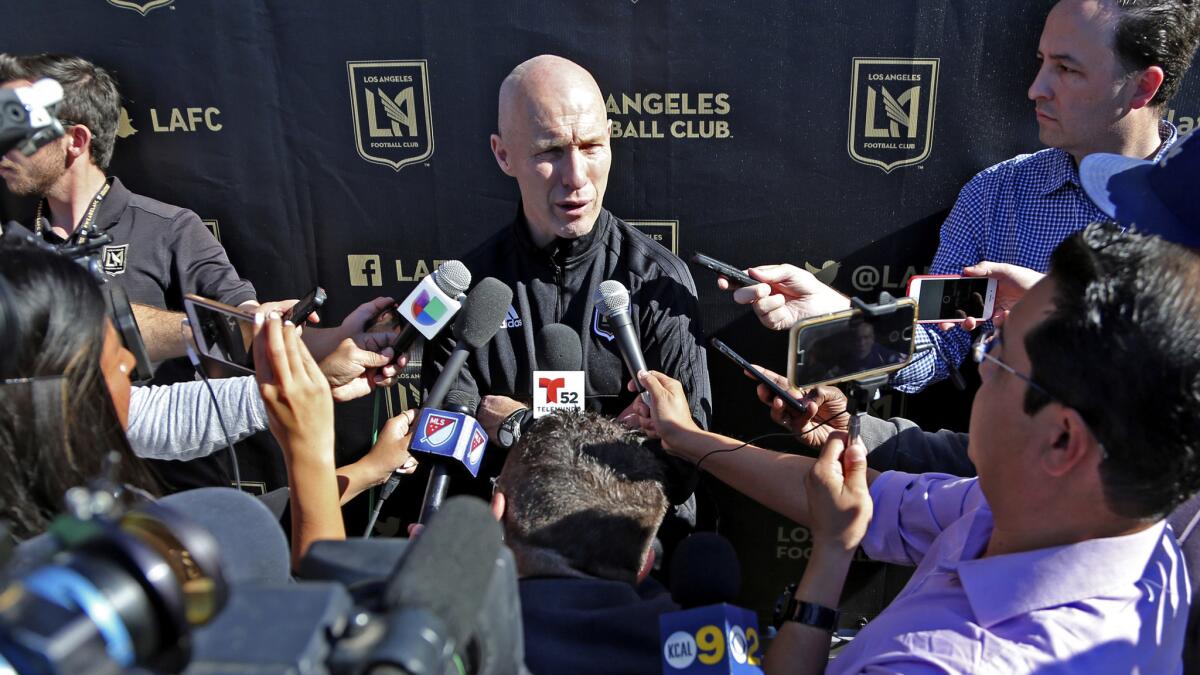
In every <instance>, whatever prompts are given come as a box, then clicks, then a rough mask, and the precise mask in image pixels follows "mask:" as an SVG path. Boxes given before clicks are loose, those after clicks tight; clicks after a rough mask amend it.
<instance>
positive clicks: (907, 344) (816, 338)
mask: <svg viewBox="0 0 1200 675" xmlns="http://www.w3.org/2000/svg"><path fill="white" fill-rule="evenodd" d="M915 309H916V307H915V304H914V303H912V302H905V303H902V304H900V306H899V307H898V308H897V309H896V311H895V312H892V313H891V314H885V315H883V316H880V317H876V318H875V319H873V320H870V321H868V320H867V319H866V318H865V317H864V316H863V315H862V313H861V312H860V311H858V310H855V311H854V312H851V313H849V314H839V315H834V316H832V317H829V318H828V319H818V320H814V321H811V322H806V323H803V324H800V325H798V326H797V327H796V328H794V329H792V331H793V332H792V353H791V355H790V356H791V358H790V359H789V365H791V367H792V371H791V373H790V375H791V377H790V379H791V382H792V384H793V385H794V386H797V387H801V388H804V387H810V386H812V385H815V384H824V383H830V382H844V381H846V380H852V379H856V378H858V377H861V376H863V375H866V374H869V373H873V374H880V373H886V372H890V371H893V370H899V369H901V368H903V367H904V366H905V364H907V363H908V361H909V360H910V359H911V358H912V350H913V325H914V324H913V321H914V320H915V319H916V317H915V316H914V310H915Z"/></svg>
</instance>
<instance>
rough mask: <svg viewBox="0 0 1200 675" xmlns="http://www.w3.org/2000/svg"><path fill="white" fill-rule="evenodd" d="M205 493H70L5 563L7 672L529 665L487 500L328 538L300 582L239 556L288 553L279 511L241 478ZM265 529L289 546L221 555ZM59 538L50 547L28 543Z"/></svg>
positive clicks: (0, 600) (0, 666) (0, 657)
mask: <svg viewBox="0 0 1200 675" xmlns="http://www.w3.org/2000/svg"><path fill="white" fill-rule="evenodd" d="M197 492H202V491H192V492H191V493H189V492H184V493H180V494H178V495H172V496H169V497H165V498H163V499H161V500H159V502H157V503H155V502H149V503H144V504H140V505H138V506H136V507H134V508H132V509H128V510H123V509H122V508H120V507H118V506H116V503H117V500H116V499H115V498H114V494H113V492H112V490H111V489H110V488H109V487H103V488H101V489H94V488H93V489H84V488H74V489H72V490H71V491H69V493H68V495H67V503H68V504H69V505H70V509H71V510H72V513H70V514H68V515H65V516H62V517H60V518H59V519H58V520H57V521H55V523H54V525H53V526H52V527H51V529H50V531H49V533H48V534H47V535H43V536H42V537H39V538H37V539H35V540H31V541H30V542H26V543H24V544H22V545H21V547H18V549H17V553H18V555H17V556H16V560H14V561H10V562H6V563H5V568H7V569H6V571H5V573H4V575H3V577H0V579H2V583H0V673H8V672H17V673H22V674H26V673H29V674H31V675H76V674H79V675H109V674H110V673H122V672H130V671H131V670H132V669H139V670H136V672H147V671H148V672H151V673H155V672H164V673H165V672H171V673H176V672H182V673H184V674H185V675H201V674H204V675H211V674H215V673H245V672H255V673H281V674H282V673H305V674H314V675H322V674H327V673H328V674H341V673H346V674H358V673H414V674H415V673H423V674H426V673H429V674H432V673H485V674H489V675H491V674H495V675H501V674H508V673H522V672H525V669H524V640H523V636H522V630H521V616H520V604H519V599H518V593H517V582H516V571H515V564H514V561H513V558H512V554H511V553H510V552H509V551H508V549H507V548H505V547H504V545H503V543H502V541H501V536H500V527H499V524H498V523H496V522H495V520H494V519H493V518H492V517H491V515H490V513H489V511H488V509H487V507H486V505H484V503H483V502H482V501H480V500H478V499H474V498H471V497H460V498H455V499H451V500H448V501H447V502H446V504H445V506H444V507H443V509H442V510H441V511H439V512H438V514H437V515H436V516H435V517H434V518H433V519H432V520H431V521H430V524H429V526H428V527H427V528H425V530H424V531H423V532H422V533H421V535H420V536H419V537H417V538H416V539H414V540H412V541H404V540H396V539H392V540H352V541H336V542H335V541H327V542H318V543H317V544H314V546H313V547H312V550H311V551H310V553H309V555H308V556H307V557H306V558H305V560H304V561H303V562H302V564H301V567H300V571H301V577H302V579H303V580H302V581H300V583H287V582H286V579H280V580H275V581H272V580H270V579H266V580H264V579H260V578H255V579H251V580H246V579H247V577H249V576H252V575H251V574H249V573H248V572H247V571H246V570H244V569H240V568H239V564H240V565H242V566H243V567H244V566H245V564H246V563H247V562H252V563H254V564H256V563H257V562H258V561H259V560H260V559H261V558H271V557H272V556H273V555H274V554H278V555H274V557H281V559H282V560H286V559H287V553H286V545H285V544H284V543H283V541H282V536H281V533H279V531H278V523H277V522H276V521H275V515H274V514H271V513H270V512H269V511H268V510H267V509H266V508H265V507H263V506H262V504H261V503H258V502H257V500H255V499H254V498H253V497H250V496H249V495H246V494H244V493H240V492H237V491H235V490H230V489H228V488H209V489H208V492H209V495H208V496H210V497H219V499H210V500H209V502H212V503H209V504H206V503H203V502H201V503H200V504H199V505H197V500H196V499H194V498H193V499H192V501H191V503H187V504H186V506H187V508H186V509H185V508H182V505H181V499H180V498H184V497H185V496H188V495H189V494H191V495H194V494H195V493H197ZM173 499H174V500H175V503H174V504H173V503H172V500H173ZM238 500H243V501H248V502H250V506H253V507H255V508H253V509H244V508H243V509H239V510H242V511H246V513H237V514H235V513H232V512H231V510H230V508H229V507H228V503H229V502H236V501H238ZM176 505H181V508H174V506H176ZM245 505H246V504H241V506H243V507H244V506H245ZM185 510H186V511H188V513H189V514H191V515H190V516H185V515H184V511H185ZM211 511H221V514H220V515H221V518H219V519H215V518H213V517H212V514H211V513H208V514H207V516H206V515H205V514H206V513H207V512H211ZM259 512H261V513H259ZM192 516H195V517H199V518H201V520H203V519H204V518H205V517H208V521H207V522H208V523H209V528H208V530H206V529H205V528H202V527H200V526H199V525H198V524H197V523H196V522H195V520H194V519H193V517H192ZM264 517H265V518H264ZM264 520H265V523H264V522H262V521H264ZM262 527H269V528H273V534H275V535H277V536H276V539H278V540H279V541H278V542H276V543H278V544H279V545H280V546H282V547H283V548H284V550H282V551H273V550H271V551H255V550H249V551H242V552H241V554H240V555H238V554H237V552H236V551H234V552H231V553H234V554H235V555H232V556H224V559H222V558H223V556H222V553H221V550H219V549H228V548H232V547H233V543H234V542H235V541H245V540H247V539H255V537H254V536H247V533H249V534H251V535H253V534H254V533H255V531H256V530H260V529H261V528H262ZM231 532H233V534H232V535H231V534H230V533H231ZM262 532H263V533H265V532H266V530H262ZM214 533H215V534H216V537H215V539H214V536H213V534H214ZM231 536H232V537H233V538H234V539H233V540H231V539H230V537H231ZM47 537H52V538H53V539H54V542H53V543H55V544H56V546H57V549H58V550H57V552H56V553H53V554H52V555H51V556H50V557H49V558H48V559H46V556H44V555H43V556H42V559H39V560H35V561H34V562H32V563H31V562H30V561H29V558H30V556H29V555H28V554H26V555H24V556H22V555H20V554H21V553H22V549H24V548H27V547H28V546H29V545H31V544H34V545H35V546H36V544H37V543H39V542H38V539H45V538H47ZM257 539H258V541H245V543H246V544H247V545H250V546H260V545H262V544H263V540H265V541H266V543H270V541H271V537H257ZM217 541H219V542H220V543H221V545H220V546H218V545H217ZM40 543H41V544H45V543H46V542H44V541H43V542H40ZM227 552H229V551H227ZM35 557H36V556H35ZM22 558H24V560H22ZM251 559H253V560H251ZM285 566H286V564H285ZM18 568H20V569H18ZM260 576H261V575H260ZM222 608H223V609H222Z"/></svg>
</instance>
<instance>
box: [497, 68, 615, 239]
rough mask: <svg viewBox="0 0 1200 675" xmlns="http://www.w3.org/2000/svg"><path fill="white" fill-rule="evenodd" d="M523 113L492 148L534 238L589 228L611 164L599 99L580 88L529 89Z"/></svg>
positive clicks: (572, 235)
mask: <svg viewBox="0 0 1200 675" xmlns="http://www.w3.org/2000/svg"><path fill="white" fill-rule="evenodd" d="M521 107H522V108H526V106H521ZM525 113H526V114H516V115H511V116H510V117H511V119H510V120H509V124H507V125H506V127H507V128H504V129H502V133H503V136H502V137H493V150H495V151H496V152H497V156H498V157H499V156H500V154H501V153H502V152H503V153H504V155H505V160H506V162H507V167H506V168H505V173H507V174H508V175H510V176H512V177H513V178H516V179H517V185H518V186H519V187H520V189H521V201H522V204H523V206H524V210H525V218H526V219H527V220H528V221H529V225H530V228H531V229H532V230H533V236H534V239H535V241H538V242H539V243H540V244H545V243H549V242H550V241H552V240H553V239H554V238H555V237H564V238H567V239H574V238H576V237H581V236H583V235H585V234H587V233H588V232H591V230H592V226H593V225H595V223H596V218H597V217H598V216H599V215H600V208H601V205H602V202H603V200H604V189H605V187H606V186H607V185H608V169H609V166H610V165H611V163H612V154H611V151H610V148H609V137H610V128H611V127H610V125H609V122H608V120H607V118H606V115H605V110H604V102H603V101H602V100H600V99H599V97H598V96H596V95H595V94H594V93H593V92H591V91H590V90H588V89H586V88H583V87H578V88H568V89H566V90H563V91H556V92H548V93H545V94H538V93H537V92H534V93H532V94H531V95H530V97H529V101H528V107H527V108H526V109H525ZM502 166H504V163H502Z"/></svg>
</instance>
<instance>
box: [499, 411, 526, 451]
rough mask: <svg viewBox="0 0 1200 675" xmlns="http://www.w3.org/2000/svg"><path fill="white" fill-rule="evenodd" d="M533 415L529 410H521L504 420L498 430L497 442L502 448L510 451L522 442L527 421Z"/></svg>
mask: <svg viewBox="0 0 1200 675" xmlns="http://www.w3.org/2000/svg"><path fill="white" fill-rule="evenodd" d="M532 414H533V411H532V410H530V409H529V408H520V409H518V410H515V411H513V413H512V414H511V415H509V416H508V417H505V418H504V421H503V422H501V423H500V428H499V429H497V430H496V442H497V443H498V444H499V445H500V447H502V448H504V449H505V450H509V449H511V448H512V446H514V445H516V444H517V441H519V440H521V432H522V431H524V430H525V426H526V424H525V422H526V420H527V419H528V418H529V417H530V416H531V415H532Z"/></svg>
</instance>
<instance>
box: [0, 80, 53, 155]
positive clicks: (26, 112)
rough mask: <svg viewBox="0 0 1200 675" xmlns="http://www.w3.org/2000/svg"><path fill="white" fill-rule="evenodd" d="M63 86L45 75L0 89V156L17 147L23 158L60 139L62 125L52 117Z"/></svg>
mask: <svg viewBox="0 0 1200 675" xmlns="http://www.w3.org/2000/svg"><path fill="white" fill-rule="evenodd" d="M62 97H63V90H62V86H61V85H60V84H59V83H58V82H56V81H54V80H52V79H50V78H45V79H41V80H38V81H37V82H34V83H33V84H32V85H30V86H28V87H17V88H15V89H0V155H4V154H8V152H9V151H10V150H12V149H13V148H16V149H18V150H20V151H21V153H22V154H24V155H25V156H26V157H28V156H29V155H32V154H33V153H35V152H37V150H38V148H40V147H42V146H43V145H45V144H47V143H49V142H50V141H52V140H54V139H56V138H61V137H62V135H63V133H64V132H63V126H62V123H61V122H59V120H58V118H57V117H55V111H56V109H57V108H58V104H59V103H61V102H62Z"/></svg>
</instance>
